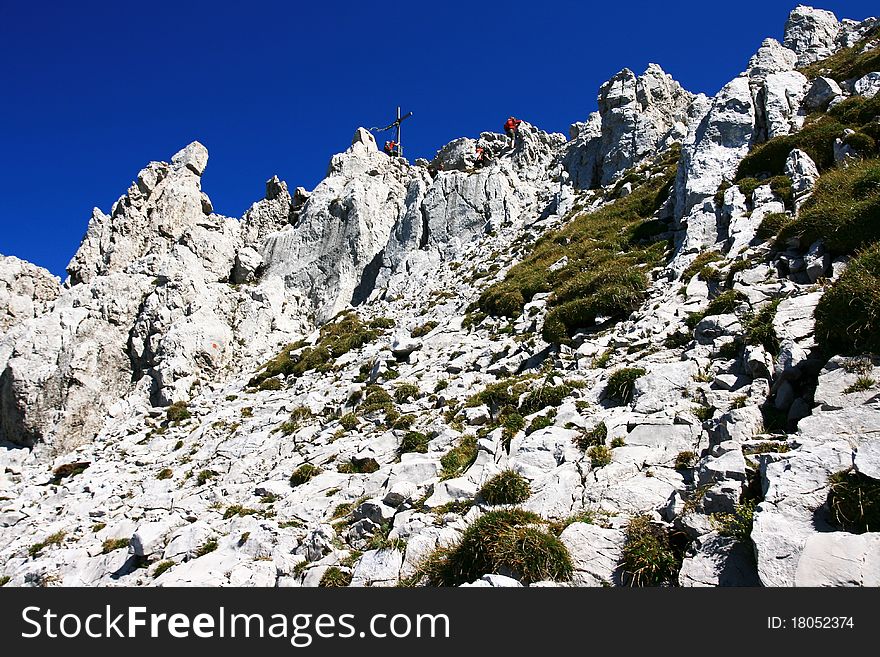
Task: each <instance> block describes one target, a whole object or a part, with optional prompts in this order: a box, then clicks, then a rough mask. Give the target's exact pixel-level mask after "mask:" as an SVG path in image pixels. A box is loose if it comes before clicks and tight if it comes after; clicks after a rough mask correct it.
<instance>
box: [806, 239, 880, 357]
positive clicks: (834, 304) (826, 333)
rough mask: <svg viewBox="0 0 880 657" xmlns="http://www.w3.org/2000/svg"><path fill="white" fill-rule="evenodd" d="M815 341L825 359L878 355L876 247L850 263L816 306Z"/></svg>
mask: <svg viewBox="0 0 880 657" xmlns="http://www.w3.org/2000/svg"><path fill="white" fill-rule="evenodd" d="M815 317H816V339H817V342H818V343H819V345H820V346H821V347H822V349H823V351H824V352H825V354H826V355H828V356H831V355H833V354H842V355H847V356H857V355H861V354H865V353H880V244H876V245H874V246H872V247H870V248H868V249H866V250H865V251H862V252H861V253H860V254H859V255H857V256H856V257H855V258H853V259H852V261H850V263H849V266H848V267H847V268H846V271H844V272H843V274H842V275H841V277H840V278H839V279H838V280H837V281H835V282H834V284H833V285H832V286H831V287H830V288H829V289H828V290H827V291H826V292H825V294H824V295H822V298H821V299H820V300H819V304H818V305H817V306H816V311H815Z"/></svg>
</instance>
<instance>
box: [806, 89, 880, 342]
mask: <svg viewBox="0 0 880 657" xmlns="http://www.w3.org/2000/svg"><path fill="white" fill-rule="evenodd" d="M878 96H880V95H878ZM815 317H816V339H817V341H818V343H819V346H821V347H822V349H823V350H824V352H825V354H826V355H828V356H831V355H833V354H843V355H848V356H855V355H859V354H864V353H880V244H875V245H874V246H872V247H870V248H868V249H866V250H864V251H862V252H861V253H860V254H859V255H857V256H856V257H855V258H853V259H852V260H851V261H850V263H849V265H848V266H847V268H846V271H844V272H843V274H842V275H841V277H840V278H839V279H837V281H835V282H834V284H833V285H832V286H831V287H830V288H829V289H828V290H827V291H826V292H825V294H824V295H822V298H821V299H820V300H819V304H818V305H817V306H816V311H815Z"/></svg>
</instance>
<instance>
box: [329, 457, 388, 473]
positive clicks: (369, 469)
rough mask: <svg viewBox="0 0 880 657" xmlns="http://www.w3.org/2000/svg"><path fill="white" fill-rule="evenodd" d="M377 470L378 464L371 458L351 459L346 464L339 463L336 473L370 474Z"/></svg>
mask: <svg viewBox="0 0 880 657" xmlns="http://www.w3.org/2000/svg"><path fill="white" fill-rule="evenodd" d="M378 469H379V462H378V461H377V460H376V459H374V458H372V457H368V458H365V459H358V458H354V457H352V459H351V460H350V461H348V462H347V463H341V464H340V465H339V467H337V468H336V471H337V472H341V473H342V474H372V473H374V472H376V471H377V470H378Z"/></svg>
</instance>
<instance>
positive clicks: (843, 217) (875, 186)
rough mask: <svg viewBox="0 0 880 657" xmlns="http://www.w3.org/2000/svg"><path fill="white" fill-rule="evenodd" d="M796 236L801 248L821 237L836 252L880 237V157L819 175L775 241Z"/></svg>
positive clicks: (855, 249) (844, 252) (846, 252)
mask: <svg viewBox="0 0 880 657" xmlns="http://www.w3.org/2000/svg"><path fill="white" fill-rule="evenodd" d="M875 98H880V96H875ZM878 102H880V101H878ZM793 238H797V241H798V242H799V244H800V247H801V248H807V247H809V246H810V244H812V243H813V242H815V241H816V240H820V239H821V240H822V241H823V242H824V243H825V246H826V247H827V248H828V250H829V251H830V252H832V253H834V254H850V253H854V252H856V251H857V250H859V249H860V248H862V247H865V246H867V245H868V244H872V243H874V242H876V241H877V240H880V159H871V160H861V161H858V162H853V163H851V164H850V165H849V166H847V167H840V168H837V169H833V170H831V171H827V172H826V173H824V174H823V175H822V176H820V177H819V180H817V181H816V186H815V188H814V189H813V195H812V196H811V197H810V198H809V200H807V202H806V203H804V206H803V208H801V211H800V213H799V214H798V217H797V219H794V220H792V221H790V222H788V223H786V224H785V225H783V226H782V228H780V230H779V233H778V235H777V237H776V241H777V244H786V243H788V242H789V241H790V240H792V239H793Z"/></svg>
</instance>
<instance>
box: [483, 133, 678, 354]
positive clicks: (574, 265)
mask: <svg viewBox="0 0 880 657" xmlns="http://www.w3.org/2000/svg"><path fill="white" fill-rule="evenodd" d="M678 155H679V149H678V148H672V149H670V150H669V151H667V152H666V153H664V154H662V155H661V156H660V158H659V159H658V160H657V162H655V163H654V164H652V165H650V166H649V167H648V169H647V170H646V171H645V173H651V174H658V175H655V176H653V177H651V178H650V179H648V181H647V182H644V183H643V184H641V185H639V186H638V187H636V188H635V189H634V190H633V192H632V193H631V194H630V195H629V196H626V197H625V198H622V199H618V200H616V201H614V202H613V203H609V204H607V205H605V206H604V207H602V208H600V209H599V210H597V211H595V212H591V213H582V212H581V213H577V214H575V215H574V216H573V218H572V219H571V220H570V221H569V222H568V223H567V224H566V225H565V226H563V227H562V228H560V229H559V230H554V231H549V232H548V233H546V234H545V235H543V236H542V237H541V238H540V239H538V241H537V242H536V243H535V244H534V246H532V248H531V250H530V252H529V253H528V255H527V256H526V257H525V258H524V259H523V261H522V262H520V263H518V264H516V265H514V266H513V267H512V268H511V269H510V270H509V271H508V273H507V275H506V276H505V278H504V280H502V281H500V282H498V283H495V284H493V285H491V286H489V287H488V288H487V289H486V290H485V291H484V292H483V293H482V294H481V295H480V298H479V299H478V301H477V302H476V304H475V307H472V308H471V309H470V310H471V311H480V312H481V313H486V314H489V315H494V316H496V317H509V318H515V317H518V316H519V315H520V314H521V313H522V311H523V307H524V306H525V304H526V303H528V302H529V301H531V299H532V298H533V297H534V295H535V294H538V293H544V292H551V293H552V294H551V296H550V299H549V300H548V310H549V312H548V314H547V317H546V319H545V322H544V328H543V337H544V339H545V340H547V341H548V342H560V341H563V340H565V339H566V338H567V337H568V335H570V334H571V333H572V332H573V331H574V330H576V329H578V328H585V327H589V326H591V325H592V324H594V323H595V321H596V319H597V317H600V316H601V317H607V318H611V319H621V318H623V317H626V316H627V315H628V314H629V313H630V312H632V311H633V310H635V309H636V308H637V307H638V306H639V304H640V303H641V302H642V300H643V299H644V295H645V291H646V289H647V287H648V278H647V276H646V273H645V272H646V271H648V270H650V269H651V268H653V267H655V266H657V265H659V264H661V263H662V262H663V261H664V259H665V256H666V252H667V248H668V247H667V243H666V242H665V241H653V240H656V239H657V238H656V235H657V231H656V230H653V229H652V230H649V231H647V233H648V234H653V235H655V237H648V238H647V239H646V238H645V237H646V231H645V229H644V228H643V224H645V223H646V220H649V219H650V218H651V216H652V215H653V214H654V213H655V212H656V211H657V210H658V209H659V208H660V206H661V205H662V204H663V202H664V201H665V200H666V199H667V197H668V195H669V191H670V189H671V187H672V183H673V181H674V178H675V169H676V164H677V161H678ZM563 258H565V259H567V264H566V265H565V266H564V267H561V268H558V269H555V270H554V271H551V265H553V264H555V263H557V262H559V261H562V260H563Z"/></svg>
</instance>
